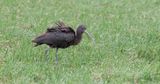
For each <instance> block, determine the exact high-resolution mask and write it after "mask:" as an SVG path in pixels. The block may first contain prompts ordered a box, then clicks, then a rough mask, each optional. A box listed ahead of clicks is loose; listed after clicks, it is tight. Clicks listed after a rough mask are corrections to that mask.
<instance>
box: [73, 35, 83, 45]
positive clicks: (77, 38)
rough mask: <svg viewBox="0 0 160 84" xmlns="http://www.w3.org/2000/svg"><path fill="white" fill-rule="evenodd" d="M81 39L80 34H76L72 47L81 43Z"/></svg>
mask: <svg viewBox="0 0 160 84" xmlns="http://www.w3.org/2000/svg"><path fill="white" fill-rule="evenodd" d="M81 39H82V33H79V32H76V36H75V40H74V45H77V44H78V43H80V42H81Z"/></svg>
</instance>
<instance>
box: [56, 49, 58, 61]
mask: <svg viewBox="0 0 160 84" xmlns="http://www.w3.org/2000/svg"><path fill="white" fill-rule="evenodd" d="M56 64H58V48H56Z"/></svg>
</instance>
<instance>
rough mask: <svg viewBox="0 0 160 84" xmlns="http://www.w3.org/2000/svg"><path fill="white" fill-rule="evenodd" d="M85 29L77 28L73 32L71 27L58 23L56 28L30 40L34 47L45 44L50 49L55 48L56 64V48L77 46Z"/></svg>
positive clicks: (49, 29)
mask: <svg viewBox="0 0 160 84" xmlns="http://www.w3.org/2000/svg"><path fill="white" fill-rule="evenodd" d="M85 30H86V28H85V26H84V25H80V26H78V28H77V30H76V31H74V30H73V29H72V28H71V27H69V26H66V25H65V24H64V23H63V22H58V23H57V26H53V27H51V28H48V29H47V31H46V32H45V33H44V34H42V35H40V36H38V37H37V38H35V39H34V40H32V42H34V43H36V45H35V46H38V45H42V44H46V45H48V46H49V47H50V48H56V63H57V62H58V58H57V52H58V48H67V47H69V46H71V45H77V44H78V43H80V41H81V39H82V34H83V33H84V32H85ZM47 52H48V51H47Z"/></svg>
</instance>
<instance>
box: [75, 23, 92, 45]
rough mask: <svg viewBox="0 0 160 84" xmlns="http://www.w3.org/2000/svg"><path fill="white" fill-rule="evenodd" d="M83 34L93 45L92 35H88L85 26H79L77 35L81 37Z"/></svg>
mask: <svg viewBox="0 0 160 84" xmlns="http://www.w3.org/2000/svg"><path fill="white" fill-rule="evenodd" d="M83 33H85V34H87V36H88V37H89V38H90V39H92V41H93V42H94V43H95V39H94V38H93V36H92V34H90V33H89V32H88V31H87V30H86V27H85V25H79V26H78V28H77V34H79V35H82V34H83Z"/></svg>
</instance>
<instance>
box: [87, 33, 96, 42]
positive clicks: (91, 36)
mask: <svg viewBox="0 0 160 84" xmlns="http://www.w3.org/2000/svg"><path fill="white" fill-rule="evenodd" d="M85 33H86V34H87V36H88V37H89V38H90V39H91V40H92V41H93V43H94V44H95V43H96V42H95V39H94V37H93V35H92V34H90V33H89V32H87V31H85Z"/></svg>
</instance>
